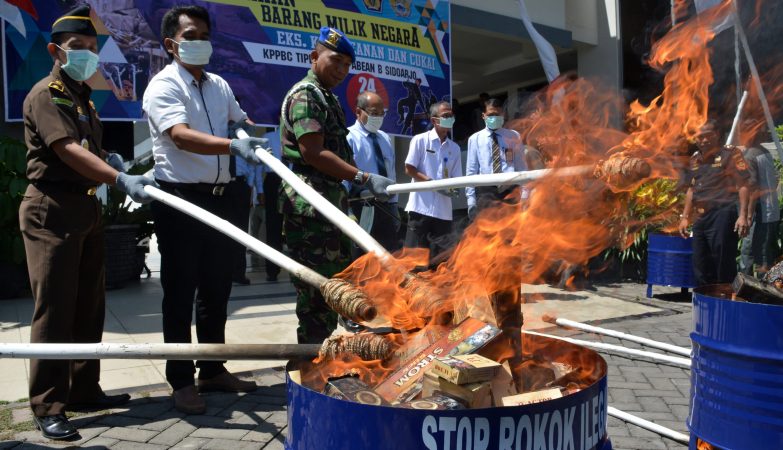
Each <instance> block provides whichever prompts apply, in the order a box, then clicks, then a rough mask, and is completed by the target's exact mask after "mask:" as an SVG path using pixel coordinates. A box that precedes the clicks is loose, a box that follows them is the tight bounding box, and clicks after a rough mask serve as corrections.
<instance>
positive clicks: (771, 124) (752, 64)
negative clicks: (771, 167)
mask: <svg viewBox="0 0 783 450" xmlns="http://www.w3.org/2000/svg"><path fill="white" fill-rule="evenodd" d="M732 6H733V7H734V26H735V27H736V29H737V34H738V35H739V38H740V42H742V48H743V49H744V50H745V59H746V60H747V61H748V67H749V68H750V75H751V77H752V78H753V83H754V84H755V85H756V90H757V91H758V94H759V100H761V109H762V110H764V118H765V119H766V120H767V127H768V128H769V132H770V134H771V135H772V142H774V143H775V148H777V150H778V155H779V156H780V160H781V161H783V145H781V144H780V138H778V133H777V131H776V130H775V121H774V120H773V119H772V113H771V112H770V110H769V102H767V95H766V94H765V93H764V86H763V85H762V84H761V77H760V76H759V70H758V68H757V67H756V61H755V60H754V59H753V54H752V53H751V52H750V44H748V36H747V35H746V34H745V28H744V27H743V26H742V21H741V20H740V15H739V9H738V8H737V0H733V1H732Z"/></svg>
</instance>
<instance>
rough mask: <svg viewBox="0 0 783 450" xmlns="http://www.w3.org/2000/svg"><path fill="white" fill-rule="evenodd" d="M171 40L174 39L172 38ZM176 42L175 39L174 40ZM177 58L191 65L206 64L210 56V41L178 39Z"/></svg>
mask: <svg viewBox="0 0 783 450" xmlns="http://www.w3.org/2000/svg"><path fill="white" fill-rule="evenodd" d="M172 41H174V40H173V39H172ZM174 42H177V41H174ZM177 45H179V59H180V61H182V62H183V63H185V64H189V65H191V66H206V65H207V64H209V58H210V57H211V56H212V43H211V42H209V41H180V42H177Z"/></svg>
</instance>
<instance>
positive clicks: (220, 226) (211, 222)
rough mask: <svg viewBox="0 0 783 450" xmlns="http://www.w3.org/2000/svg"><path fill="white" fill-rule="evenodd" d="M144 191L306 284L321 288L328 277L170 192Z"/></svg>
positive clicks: (148, 188) (150, 187)
mask: <svg viewBox="0 0 783 450" xmlns="http://www.w3.org/2000/svg"><path fill="white" fill-rule="evenodd" d="M144 191H145V192H147V193H148V194H149V195H150V196H151V197H152V198H154V199H155V200H158V201H159V202H162V203H165V204H166V205H168V206H171V207H172V208H174V209H177V210H179V211H182V212H183V213H185V214H187V215H189V216H190V217H193V218H194V219H196V220H198V221H200V222H202V223H204V224H206V225H208V226H210V227H212V228H214V229H216V230H218V231H220V232H221V233H223V234H225V235H226V236H228V237H230V238H231V239H233V240H235V241H237V242H239V243H240V244H242V245H244V246H245V247H247V248H249V249H250V250H252V251H254V252H255V253H258V254H259V255H261V256H263V257H264V258H266V259H268V260H270V261H272V262H273V263H275V264H276V265H278V266H280V267H282V268H283V269H285V270H287V271H288V272H290V273H291V275H293V276H295V277H297V278H299V279H301V280H302V281H304V282H306V283H309V284H311V285H313V286H315V287H320V286H321V284H323V282H324V281H326V277H324V276H323V275H321V274H319V273H318V272H316V271H314V270H313V269H310V268H309V267H305V266H303V265H302V264H299V263H298V262H296V261H294V260H293V259H291V258H289V257H287V256H285V255H284V254H282V253H280V252H279V251H277V250H275V249H273V248H272V247H270V246H268V245H266V244H264V243H263V242H261V241H259V240H258V239H256V238H254V237H252V236H250V235H249V234H247V233H245V232H244V231H242V230H240V229H239V228H237V227H236V226H234V225H232V224H231V223H230V222H228V221H227V220H225V219H221V218H220V217H218V216H216V215H214V214H212V213H211V212H209V211H207V210H205V209H203V208H200V207H198V206H196V205H194V204H192V203H190V202H187V201H185V200H183V199H181V198H179V197H177V196H176V195H171V194H169V193H168V192H164V191H162V190H160V189H158V188H156V187H154V186H144Z"/></svg>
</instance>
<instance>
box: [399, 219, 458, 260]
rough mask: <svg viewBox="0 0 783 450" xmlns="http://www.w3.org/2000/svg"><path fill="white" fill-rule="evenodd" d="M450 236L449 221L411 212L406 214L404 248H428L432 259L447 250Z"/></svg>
mask: <svg viewBox="0 0 783 450" xmlns="http://www.w3.org/2000/svg"><path fill="white" fill-rule="evenodd" d="M450 234H451V221H450V220H443V219H438V218H436V217H430V216H425V215H423V214H419V213H417V212H413V211H411V212H410V213H409V214H408V230H407V232H406V233H405V247H408V248H428V249H430V259H432V258H434V257H435V256H437V255H439V254H440V253H442V252H443V251H445V250H446V249H447V248H449V246H450V243H449V242H448V240H449V239H448V238H449V235H450Z"/></svg>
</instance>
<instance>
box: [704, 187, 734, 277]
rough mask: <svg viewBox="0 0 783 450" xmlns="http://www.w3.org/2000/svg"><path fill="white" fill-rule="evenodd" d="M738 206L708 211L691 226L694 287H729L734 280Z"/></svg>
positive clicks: (728, 205) (731, 205)
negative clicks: (717, 284) (724, 285)
mask: <svg viewBox="0 0 783 450" xmlns="http://www.w3.org/2000/svg"><path fill="white" fill-rule="evenodd" d="M736 222H737V205H735V204H733V203H731V204H727V205H721V206H716V207H713V208H711V209H710V210H708V211H707V212H706V213H705V214H704V215H703V216H702V217H700V218H699V219H698V220H696V222H695V223H694V224H693V273H694V276H695V278H696V285H697V286H705V285H708V284H716V283H731V282H732V281H734V277H736V276H737V262H736V259H737V243H738V242H739V236H738V235H737V233H736V232H735V231H734V224H735V223H736Z"/></svg>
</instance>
